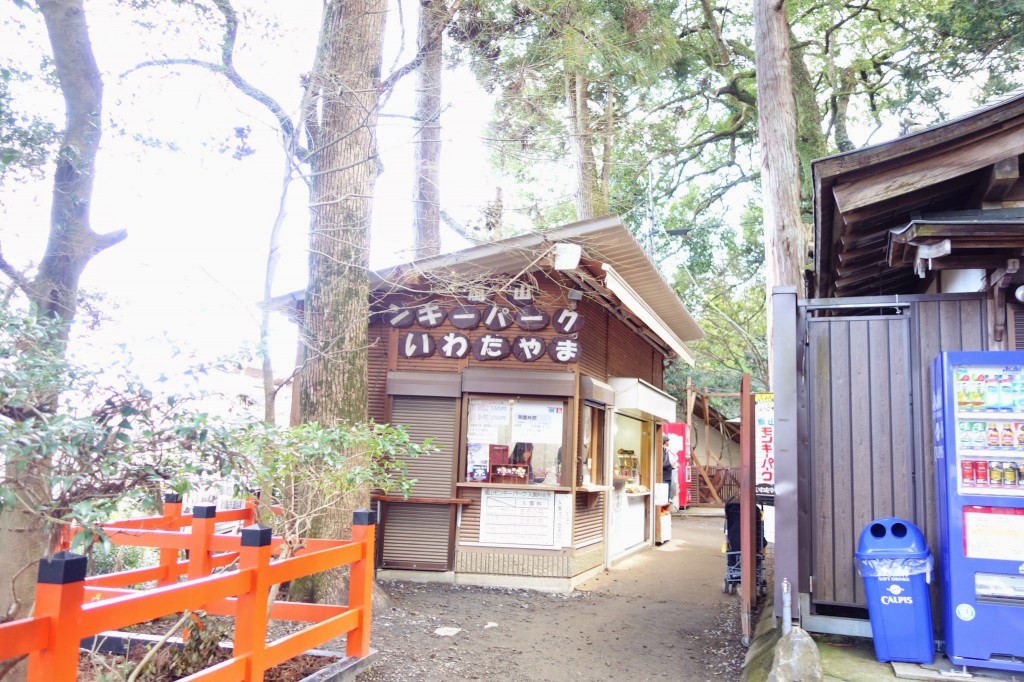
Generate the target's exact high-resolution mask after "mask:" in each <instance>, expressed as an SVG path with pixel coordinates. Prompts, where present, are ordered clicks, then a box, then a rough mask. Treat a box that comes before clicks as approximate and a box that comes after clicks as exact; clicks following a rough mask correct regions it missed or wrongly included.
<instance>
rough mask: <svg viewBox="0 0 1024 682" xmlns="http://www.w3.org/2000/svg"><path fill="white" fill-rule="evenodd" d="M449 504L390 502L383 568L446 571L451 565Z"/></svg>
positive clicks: (385, 523) (384, 540) (383, 543)
mask: <svg viewBox="0 0 1024 682" xmlns="http://www.w3.org/2000/svg"><path fill="white" fill-rule="evenodd" d="M450 518H451V511H450V509H449V505H447V504H443V505H441V504H390V503H389V504H388V505H387V512H386V515H385V517H384V523H383V524H382V525H383V537H384V539H383V542H382V546H381V568H405V569H418V570H433V571H444V570H447V569H448V567H449V564H448V555H449V544H448V533H449V528H450Z"/></svg>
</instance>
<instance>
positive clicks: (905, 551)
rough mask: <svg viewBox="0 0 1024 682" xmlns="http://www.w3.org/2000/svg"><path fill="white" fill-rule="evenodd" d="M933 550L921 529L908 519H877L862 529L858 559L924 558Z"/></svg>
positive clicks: (858, 544) (858, 546) (857, 553)
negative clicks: (929, 548)
mask: <svg viewBox="0 0 1024 682" xmlns="http://www.w3.org/2000/svg"><path fill="white" fill-rule="evenodd" d="M930 554H931V552H929V551H928V544H927V543H926V542H925V539H924V534H923V533H922V532H921V529H920V528H918V527H917V526H915V525H914V524H913V523H911V522H910V521H907V520H906V519H897V518H894V517H888V518H884V519H875V520H874V521H872V522H871V523H869V524H868V525H867V526H865V527H864V530H863V531H861V534H860V540H859V541H858V542H857V552H856V553H855V554H854V556H855V557H856V558H858V559H886V558H894V559H903V558H907V559H914V558H916V559H924V558H926V557H928V556H929V555H930Z"/></svg>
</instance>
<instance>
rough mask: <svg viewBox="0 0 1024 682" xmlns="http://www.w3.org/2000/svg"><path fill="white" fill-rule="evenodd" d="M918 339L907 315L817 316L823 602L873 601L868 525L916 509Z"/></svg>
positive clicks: (814, 420)
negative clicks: (913, 368)
mask: <svg viewBox="0 0 1024 682" xmlns="http://www.w3.org/2000/svg"><path fill="white" fill-rule="evenodd" d="M909 340H910V326H909V319H908V317H907V316H880V317H871V318H841V317H822V318H812V319H810V320H809V321H808V341H809V348H808V353H807V357H808V363H809V365H810V366H809V367H808V372H809V386H808V389H809V403H810V405H811V406H812V408H811V414H810V424H809V426H810V442H811V448H812V457H811V462H812V465H811V466H812V472H811V485H812V489H813V495H814V501H815V503H814V513H813V514H812V515H811V524H812V538H813V540H812V542H813V545H814V547H813V552H812V562H813V565H812V566H811V569H810V570H811V574H812V575H813V576H814V590H813V598H814V599H815V601H816V602H824V603H838V604H849V605H863V604H865V599H864V592H863V586H862V582H861V580H860V578H859V576H858V574H857V572H856V567H855V565H854V558H853V552H854V550H855V548H856V545H857V539H858V538H859V536H860V532H861V530H863V528H864V527H865V526H866V525H867V524H868V522H870V521H871V520H872V519H875V518H878V517H882V516H900V517H903V518H908V517H911V516H912V515H913V507H912V499H913V497H912V485H911V482H912V473H913V442H912V437H911V434H910V425H911V423H912V413H911V391H912V387H911V381H910V378H911V376H910V351H909Z"/></svg>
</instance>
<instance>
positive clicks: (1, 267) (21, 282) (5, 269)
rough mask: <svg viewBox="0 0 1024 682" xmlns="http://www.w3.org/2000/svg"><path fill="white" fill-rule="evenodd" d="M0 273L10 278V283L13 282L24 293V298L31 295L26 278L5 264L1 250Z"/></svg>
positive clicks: (8, 264)
mask: <svg viewBox="0 0 1024 682" xmlns="http://www.w3.org/2000/svg"><path fill="white" fill-rule="evenodd" d="M0 272H2V273H4V274H5V275H7V276H8V277H10V278H11V281H12V282H14V284H15V285H16V286H17V287H18V288H19V289H21V290H22V291H23V292H25V295H26V296H31V295H32V290H31V289H30V288H29V281H28V278H27V277H25V275H23V274H21V273H20V272H18V270H17V268H15V267H14V266H13V265H11V264H10V263H8V262H7V259H5V258H4V254H3V251H2V250H0Z"/></svg>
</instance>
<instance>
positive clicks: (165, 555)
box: [156, 493, 181, 587]
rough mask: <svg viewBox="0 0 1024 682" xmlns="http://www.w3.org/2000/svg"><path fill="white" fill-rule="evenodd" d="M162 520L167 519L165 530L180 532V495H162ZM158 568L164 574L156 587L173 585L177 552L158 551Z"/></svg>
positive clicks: (176, 579)
mask: <svg viewBox="0 0 1024 682" xmlns="http://www.w3.org/2000/svg"><path fill="white" fill-rule="evenodd" d="M163 515H164V518H165V519H167V528H166V529H167V530H173V531H178V530H181V495H178V494H177V493H167V494H165V495H164V514H163ZM160 567H161V568H163V569H164V571H165V573H164V576H163V577H162V578H160V579H159V580H157V581H156V585H157V587H163V586H165V585H173V584H175V583H176V582H178V575H177V573H176V570H177V567H178V550H177V549H175V548H174V547H165V548H161V549H160Z"/></svg>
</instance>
